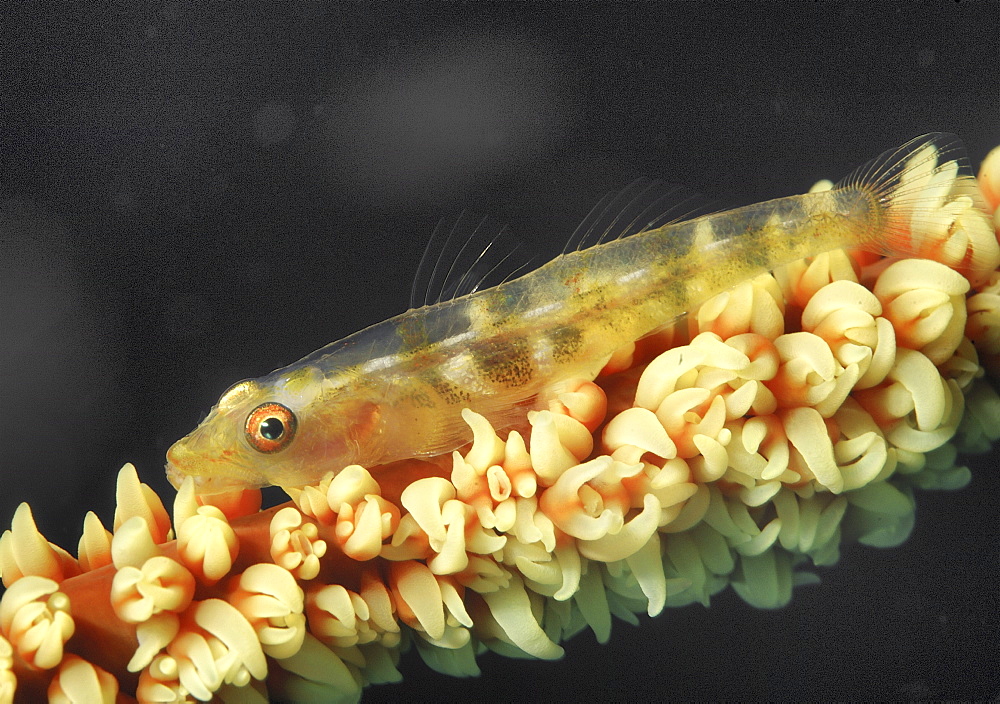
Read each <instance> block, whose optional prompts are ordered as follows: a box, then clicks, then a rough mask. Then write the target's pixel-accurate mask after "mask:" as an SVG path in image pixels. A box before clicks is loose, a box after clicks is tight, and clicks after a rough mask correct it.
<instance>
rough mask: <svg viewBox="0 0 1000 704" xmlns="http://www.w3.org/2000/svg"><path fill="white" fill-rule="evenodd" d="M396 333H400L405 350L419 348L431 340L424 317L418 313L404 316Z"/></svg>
mask: <svg viewBox="0 0 1000 704" xmlns="http://www.w3.org/2000/svg"><path fill="white" fill-rule="evenodd" d="M396 334H397V335H399V339H400V341H401V342H402V343H403V349H405V350H418V349H420V348H421V347H424V346H426V345H427V344H428V343H429V342H430V340H429V338H428V335H427V328H426V327H425V326H424V320H423V318H421V317H420V316H416V315H411V316H408V317H405V318H403V319H402V320H401V321H400V322H399V327H398V328H397V329H396Z"/></svg>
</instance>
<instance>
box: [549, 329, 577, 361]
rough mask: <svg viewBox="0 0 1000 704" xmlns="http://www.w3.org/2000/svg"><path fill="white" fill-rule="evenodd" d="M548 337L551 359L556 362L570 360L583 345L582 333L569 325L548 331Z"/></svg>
mask: <svg viewBox="0 0 1000 704" xmlns="http://www.w3.org/2000/svg"><path fill="white" fill-rule="evenodd" d="M548 339H549V343H550V344H551V345H552V359H553V360H554V361H556V362H566V361H570V360H572V359H573V358H574V357H575V356H576V354H577V353H578V352H579V351H580V348H581V347H582V346H583V334H582V333H581V332H580V330H579V328H576V327H574V326H571V325H567V326H565V327H561V328H556V329H555V330H553V331H552V332H550V333H549V336H548Z"/></svg>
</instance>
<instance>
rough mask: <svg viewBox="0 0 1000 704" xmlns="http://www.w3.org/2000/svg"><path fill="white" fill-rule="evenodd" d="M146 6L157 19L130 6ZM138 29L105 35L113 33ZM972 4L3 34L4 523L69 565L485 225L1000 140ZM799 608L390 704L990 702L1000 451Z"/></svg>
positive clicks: (618, 8)
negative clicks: (121, 510)
mask: <svg viewBox="0 0 1000 704" xmlns="http://www.w3.org/2000/svg"><path fill="white" fill-rule="evenodd" d="M136 5H137V6H138V7H139V8H143V9H134V8H135V6H136ZM109 7H111V8H112V9H109ZM997 29H998V23H997V21H996V19H995V8H991V7H990V6H989V5H988V4H985V3H984V4H977V3H945V2H940V3H929V4H899V5H880V6H875V7H873V6H872V5H870V4H862V3H815V4H787V5H770V4H764V5H762V6H747V5H739V4H737V5H731V4H728V3H727V4H719V3H676V4H662V5H659V4H656V5H646V4H585V3H572V4H544V5H535V4H513V3H512V4H498V5H477V4H468V5H467V4H458V3H456V4H446V5H438V4H434V5H424V4H420V5H412V6H411V5H405V4H400V3H384V4H378V5H374V4H368V3H358V4H330V5H326V4H321V3H304V2H300V3H283V4H280V5H279V4H275V5H269V4H257V3H252V2H251V3H225V4H223V3H217V4H212V3H210V4H208V7H207V8H205V7H195V6H194V5H189V4H187V3H176V2H172V3H163V4H157V3H151V4H146V3H137V4H135V5H133V4H132V3H120V4H117V7H116V6H115V4H107V5H106V4H102V7H101V9H100V10H98V9H89V10H88V9H81V8H79V7H75V6H72V5H70V4H60V3H50V4H45V5H42V4H32V5H31V6H30V7H18V8H17V9H15V10H10V9H5V17H4V18H3V23H2V29H0V147H2V149H0V302H2V303H0V375H2V377H0V380H2V383H0V410H2V416H0V437H2V441H0V481H2V484H0V486H2V487H3V489H2V498H0V525H2V526H6V525H8V524H9V520H10V516H11V515H12V513H13V510H14V508H15V507H16V505H17V503H18V502H20V501H22V500H24V501H29V502H30V503H31V505H32V507H33V509H34V511H35V515H36V518H37V520H38V523H39V526H40V528H41V529H42V531H43V532H44V533H45V534H46V536H47V537H49V539H50V540H53V541H54V542H58V543H60V544H62V545H64V546H66V547H69V548H71V550H73V551H74V552H75V544H76V540H77V539H78V537H79V533H80V526H81V524H82V520H83V516H84V514H85V512H86V511H87V510H91V509H92V510H95V511H96V512H97V513H98V514H99V515H100V517H101V518H102V519H103V520H104V521H105V523H106V524H108V525H110V522H111V517H112V513H113V493H114V477H115V474H116V471H117V469H118V467H119V466H120V465H121V464H122V463H123V462H125V461H132V462H134V463H135V464H136V465H137V467H138V469H139V473H140V476H141V477H142V479H143V480H144V481H146V482H148V483H150V484H151V485H153V486H154V487H155V488H156V489H157V490H158V491H159V492H160V493H161V495H163V496H170V495H172V492H171V491H170V490H169V489H168V487H167V485H166V482H165V481H164V480H163V478H162V462H163V459H162V458H163V453H164V451H165V450H166V448H167V446H168V445H169V444H170V443H171V442H172V441H173V440H175V439H176V438H178V437H180V436H181V435H183V434H185V433H186V432H187V431H189V430H190V429H191V428H192V427H193V426H194V425H195V424H196V422H197V421H198V419H199V417H200V414H201V413H202V412H204V411H205V410H207V409H208V407H209V406H210V405H211V404H212V403H213V402H214V401H215V399H216V398H217V396H218V394H219V393H220V392H221V391H222V390H224V389H225V388H226V387H227V386H228V385H229V384H230V383H232V382H234V381H236V380H238V379H241V378H244V377H249V376H259V375H260V374H263V373H265V372H267V371H270V370H271V369H273V368H275V367H278V366H281V365H283V364H286V363H289V362H291V361H294V360H295V359H297V358H298V357H300V356H302V355H304V354H306V353H308V352H310V351H312V350H313V349H315V348H317V347H319V346H321V345H323V344H325V343H327V342H329V341H331V340H334V339H337V338H339V337H342V336H344V335H346V334H348V333H350V332H353V331H354V330H357V329H359V328H361V327H364V326H366V325H368V324H371V323H373V322H377V321H378V320H381V319H383V318H386V317H389V316H390V315H393V314H395V313H398V312H401V311H402V310H403V309H405V307H406V305H407V302H408V297H409V288H410V281H411V280H412V278H413V274H414V271H415V269H416V264H417V261H418V260H419V257H420V254H421V252H422V250H423V248H424V245H425V243H426V240H427V237H428V235H429V233H430V231H431V230H432V228H433V226H434V224H435V222H436V221H437V219H438V218H439V217H440V216H442V215H455V214H457V213H458V212H460V211H461V210H462V209H463V208H470V209H472V210H474V211H475V212H479V213H484V214H490V215H492V216H495V217H496V218H498V219H499V220H501V221H503V222H507V223H509V224H510V225H512V227H513V229H514V231H515V232H516V233H518V234H519V235H520V236H521V237H522V238H523V239H526V240H528V241H529V242H531V246H532V247H533V248H536V249H537V251H538V252H539V253H541V254H542V255H543V256H544V254H545V253H548V252H552V251H557V250H558V249H560V248H561V246H562V242H563V241H564V239H565V237H566V236H568V235H569V233H570V232H572V230H573V228H574V226H575V224H576V222H578V221H579V220H580V219H581V218H582V217H583V216H584V215H585V214H586V212H587V210H588V209H589V207H590V206H591V205H592V204H593V203H594V202H595V201H596V200H597V199H598V198H599V197H600V196H601V195H602V194H603V193H605V192H606V191H608V190H614V189H618V188H621V187H622V186H624V185H625V184H627V183H628V182H629V181H631V180H632V179H633V178H635V177H638V176H653V177H659V178H663V179H666V180H669V181H674V182H680V183H684V184H686V185H688V186H691V187H693V188H694V189H696V190H698V191H700V192H702V193H705V194H707V195H709V196H712V197H715V198H718V199H720V200H721V201H722V202H723V203H726V204H732V205H739V204H744V203H749V202H755V201H759V200H765V199H767V198H771V197H777V196H783V195H790V194H793V193H797V192H802V191H803V190H805V189H806V188H808V187H809V186H810V185H811V184H812V183H813V182H814V181H816V180H818V179H819V178H823V177H830V178H834V179H836V178H838V177H840V176H841V175H843V174H845V173H847V172H848V171H849V170H850V169H851V168H852V167H853V166H854V165H856V164H857V163H859V162H861V161H864V160H867V159H868V158H871V157H873V156H875V155H876V154H878V153H879V152H881V151H883V150H884V149H886V148H889V147H892V146H896V145H897V144H900V143H902V142H904V141H906V140H907V139H909V138H910V137H913V136H915V135H918V134H921V133H924V132H928V131H932V130H943V131H951V132H955V133H957V134H959V135H960V136H961V137H962V138H963V139H964V140H965V141H966V143H967V146H968V148H969V152H970V155H971V157H972V159H973V161H974V162H978V161H979V160H980V159H981V158H982V157H983V156H984V155H985V154H986V152H987V151H988V150H989V149H990V148H992V147H993V146H996V145H998V144H1000V122H998V117H1000V114H998V108H1000V93H998V77H997V70H998V69H997V66H998V65H1000V51H998V48H997V47H998V46H1000V45H998V43H997ZM975 471H976V475H975V478H974V480H973V484H972V485H971V487H970V488H969V489H967V490H965V491H963V492H961V493H954V494H923V495H921V496H920V497H919V505H918V518H919V520H918V525H917V528H916V531H915V534H914V536H913V538H912V539H911V541H910V542H909V543H907V544H906V545H905V546H903V547H902V548H899V549H896V550H888V551H886V550H872V549H865V548H858V547H850V548H847V549H846V550H845V552H844V556H843V559H842V561H841V564H840V565H839V566H837V567H836V568H833V569H827V570H823V571H822V577H823V584H821V585H819V586H814V587H809V588H805V589H802V590H800V591H798V592H797V593H796V595H795V599H794V601H793V604H792V605H791V606H790V607H788V608H786V609H783V610H779V611H775V612H764V611H756V610H753V609H751V608H749V607H746V606H744V605H743V604H742V603H741V602H740V601H739V600H738V599H737V598H735V597H734V596H733V595H732V594H731V593H724V594H723V595H720V597H719V598H717V599H716V600H715V601H714V602H713V605H712V607H711V609H709V610H706V609H703V608H702V607H700V606H699V607H688V608H684V609H677V610H671V611H668V612H667V613H665V614H664V615H662V616H661V617H660V618H658V619H656V620H652V621H651V620H649V619H644V621H645V622H644V623H643V625H642V627H641V628H638V629H635V628H632V627H629V626H625V625H623V624H620V623H616V625H615V628H614V631H613V633H612V639H611V643H609V644H608V645H606V646H600V647H598V646H595V645H594V644H593V637H592V636H590V635H588V634H585V635H581V636H579V637H577V638H576V639H575V640H573V641H571V642H570V643H568V645H567V649H568V653H567V657H566V658H565V659H564V660H563V661H561V662H559V663H537V662H521V661H510V660H506V659H502V658H497V657H492V656H489V657H484V658H482V659H481V662H480V664H481V667H482V668H483V669H484V675H483V676H482V677H481V678H479V679H476V680H455V679H452V678H448V677H445V676H442V675H437V674H434V673H432V672H430V671H429V670H428V669H427V668H425V667H424V666H423V665H422V664H421V663H419V662H417V661H415V659H413V658H411V659H408V660H407V661H406V663H405V664H404V673H405V681H404V682H403V684H402V685H399V686H395V687H377V688H373V689H370V690H368V692H367V693H366V700H370V701H379V700H382V699H386V700H388V699H398V698H404V697H405V698H407V699H409V700H422V699H430V698H435V699H438V700H441V701H449V700H477V701H514V700H525V701H530V700H544V699H548V700H552V699H577V700H583V699H590V700H594V701H615V700H623V699H630V700H644V699H649V698H653V697H657V698H660V697H668V698H677V699H691V698H694V699H706V698H728V699H744V698H782V699H798V698H814V699H829V698H843V699H867V698H879V697H896V698H900V697H901V698H925V697H934V698H937V697H943V698H963V699H964V698H979V699H982V698H988V697H992V696H996V695H997V694H998V693H1000V675H998V673H997V664H996V663H997V649H996V636H997V621H998V617H997V589H996V572H997V568H996V565H997V558H998V556H1000V551H998V548H997V541H996V535H997V522H998V519H1000V511H998V510H997V506H996V504H995V502H994V501H993V500H992V496H993V494H994V491H995V487H996V484H997V480H996V477H995V471H996V455H995V454H994V455H992V456H990V457H987V458H981V459H979V460H976V466H975Z"/></svg>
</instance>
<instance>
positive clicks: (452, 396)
mask: <svg viewBox="0 0 1000 704" xmlns="http://www.w3.org/2000/svg"><path fill="white" fill-rule="evenodd" d="M428 382H429V383H430V385H431V387H432V388H433V389H434V391H435V392H437V394H438V396H440V397H441V398H443V399H444V400H445V403H448V404H449V405H453V406H457V405H459V404H462V405H468V403H469V400H470V399H471V398H472V396H471V395H470V394H469V392H468V391H467V390H466V389H463V388H462V387H461V386H458V385H457V384H453V383H452V382H450V381H448V380H447V379H444V378H443V377H441V376H440V375H438V374H432V375H430V377H429V379H428Z"/></svg>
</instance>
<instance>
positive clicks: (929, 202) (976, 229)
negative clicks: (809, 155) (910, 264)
mask: <svg viewBox="0 0 1000 704" xmlns="http://www.w3.org/2000/svg"><path fill="white" fill-rule="evenodd" d="M836 188H838V189H857V190H859V191H862V192H864V193H866V194H868V195H869V196H870V197H872V198H873V200H874V202H875V204H876V205H877V207H878V209H879V214H878V218H877V226H876V228H875V231H874V232H873V233H872V236H873V239H874V241H873V242H871V245H872V248H873V249H876V250H879V251H880V253H882V254H885V255H887V256H897V257H899V256H910V257H920V258H925V259H934V260H936V261H939V262H942V263H944V264H947V265H948V266H951V267H954V268H956V269H959V270H960V271H963V273H966V272H971V271H976V270H978V271H981V270H982V269H984V268H989V269H993V268H995V267H996V265H997V263H998V262H1000V259H998V257H1000V248H998V245H997V241H996V237H995V235H994V232H993V227H992V225H991V223H990V222H989V219H988V218H987V216H986V214H985V212H983V210H982V198H981V196H980V195H979V193H978V188H977V186H976V181H975V177H974V175H973V171H972V168H971V166H970V165H969V159H968V157H967V156H966V154H965V148H964V146H963V145H962V142H961V141H960V140H959V139H958V138H957V137H956V136H955V135H952V134H946V133H941V132H932V133H931V134H925V135H923V136H921V137H916V138H914V139H911V140H910V141H909V142H907V143H906V144H904V145H902V146H900V147H897V148H896V149H890V150H889V151H887V152H885V153H884V154H881V155H880V156H878V157H876V158H875V159H872V160H871V161H869V162H868V163H867V164H864V165H862V166H859V167H858V168H857V169H855V170H854V171H853V172H852V173H851V174H850V175H849V176H847V177H846V178H844V179H843V180H841V181H840V183H838V184H837V186H836ZM956 238H957V239H956Z"/></svg>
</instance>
